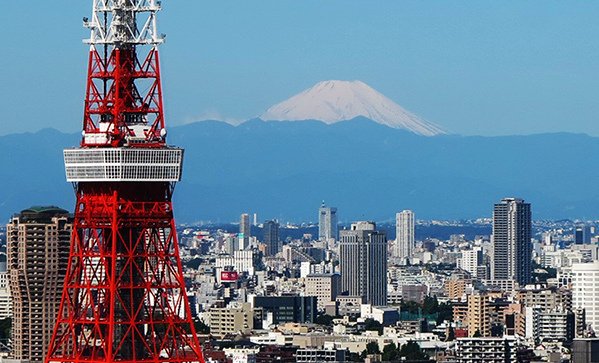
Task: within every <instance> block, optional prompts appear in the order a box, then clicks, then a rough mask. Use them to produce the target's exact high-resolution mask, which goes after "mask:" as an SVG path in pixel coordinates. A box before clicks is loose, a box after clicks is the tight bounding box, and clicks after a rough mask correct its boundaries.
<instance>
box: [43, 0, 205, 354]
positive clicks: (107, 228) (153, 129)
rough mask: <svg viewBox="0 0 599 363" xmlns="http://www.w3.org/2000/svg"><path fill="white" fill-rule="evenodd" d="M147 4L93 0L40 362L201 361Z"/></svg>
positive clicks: (178, 158) (151, 2)
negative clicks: (64, 222)
mask: <svg viewBox="0 0 599 363" xmlns="http://www.w3.org/2000/svg"><path fill="white" fill-rule="evenodd" d="M160 9H161V2H160V1H157V0H93V12H92V16H91V18H84V19H83V20H84V25H85V26H86V27H88V28H89V29H90V30H91V37H90V39H88V40H87V43H88V44H89V45H90V53H89V63H88V79H87V90H86V98H85V111H84V117H83V132H82V138H81V145H80V147H79V148H74V149H67V150H65V151H64V160H65V169H66V176H67V181H69V182H72V183H73V184H74V186H75V190H76V195H77V204H76V207H75V219H74V225H73V233H72V237H71V249H70V255H69V261H68V269H67V271H66V277H65V283H64V290H63V293H62V299H61V303H60V310H59V313H58V319H57V322H56V327H55V330H54V333H53V336H52V339H51V341H50V344H49V347H48V353H47V356H46V363H54V362H201V363H203V362H204V359H203V357H202V352H201V348H200V345H199V342H198V339H197V336H196V332H195V328H194V325H193V322H192V320H191V313H190V308H189V302H188V298H187V294H186V291H185V282H184V279H183V272H182V265H181V260H180V257H179V246H178V241H177V234H176V229H175V222H174V219H173V208H172V202H171V198H172V193H173V190H174V186H175V183H176V182H178V181H179V180H180V179H181V171H182V163H183V150H182V149H179V148H176V147H171V146H168V145H167V143H166V134H167V133H166V128H165V122H164V108H163V103H162V88H161V79H160V64H159V57H158V46H159V45H160V44H161V43H163V38H164V36H162V35H160V34H159V33H158V32H157V27H156V16H157V14H158V12H159V11H160Z"/></svg>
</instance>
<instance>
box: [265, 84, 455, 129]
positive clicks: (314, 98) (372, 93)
mask: <svg viewBox="0 0 599 363" xmlns="http://www.w3.org/2000/svg"><path fill="white" fill-rule="evenodd" d="M359 116H363V117H366V118H368V119H370V120H372V121H375V122H378V123H380V124H383V125H386V126H389V127H393V128H397V129H405V130H408V131H411V132H413V133H416V134H419V135H424V136H434V135H439V134H444V133H445V132H444V131H443V130H442V129H441V128H440V127H439V126H437V125H435V124H433V123H431V122H428V121H426V120H423V119H422V118H420V117H418V116H416V115H414V114H413V113H411V112H409V111H407V110H405V109H404V108H403V107H401V106H400V105H398V104H397V103H395V102H393V101H392V100H390V99H389V98H387V97H385V96H384V95H383V94H381V93H380V92H378V91H376V90H375V89H373V88H372V87H370V86H368V85H367V84H366V83H364V82H361V81H323V82H319V83H317V84H316V85H314V86H313V87H312V88H310V89H307V90H305V91H303V92H301V93H299V94H297V95H295V96H293V97H291V98H289V99H288V100H286V101H283V102H281V103H279V104H277V105H274V106H272V107H271V108H269V109H268V110H267V111H266V112H265V113H264V114H262V115H261V116H259V117H260V118H261V119H262V120H265V121H301V120H319V121H322V122H324V123H327V124H332V123H335V122H339V121H346V120H351V119H353V118H356V117H359Z"/></svg>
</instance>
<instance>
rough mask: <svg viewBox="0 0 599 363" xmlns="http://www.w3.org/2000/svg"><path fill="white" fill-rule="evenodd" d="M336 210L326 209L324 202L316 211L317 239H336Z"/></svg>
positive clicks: (332, 208)
mask: <svg viewBox="0 0 599 363" xmlns="http://www.w3.org/2000/svg"><path fill="white" fill-rule="evenodd" d="M337 225H338V222H337V208H334V207H327V206H326V205H325V204H324V202H323V203H322V205H321V206H320V208H319V209H318V239H320V240H329V239H335V240H336V239H338V226H337Z"/></svg>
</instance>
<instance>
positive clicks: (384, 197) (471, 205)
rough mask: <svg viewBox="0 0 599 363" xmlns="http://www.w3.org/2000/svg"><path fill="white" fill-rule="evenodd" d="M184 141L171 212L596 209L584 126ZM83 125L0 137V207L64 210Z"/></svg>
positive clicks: (252, 132) (597, 174) (560, 212)
mask: <svg viewBox="0 0 599 363" xmlns="http://www.w3.org/2000/svg"><path fill="white" fill-rule="evenodd" d="M169 135H170V136H169V142H170V143H172V144H174V145H179V146H182V147H185V149H186V154H185V167H184V177H183V178H184V180H183V182H181V183H180V184H179V186H178V187H177V190H176V192H175V203H176V204H175V210H176V214H177V218H178V221H179V222H194V221H199V220H212V221H232V220H236V219H237V218H238V215H239V214H240V213H242V212H252V213H253V212H257V213H258V214H259V219H260V220H261V221H262V220H264V219H267V218H279V219H281V220H295V221H301V220H304V221H306V220H312V221H314V220H316V217H317V215H316V211H317V208H318V207H319V205H320V203H321V202H322V200H325V201H326V203H327V204H329V205H333V206H336V207H338V208H339V217H340V219H341V220H342V221H352V220H358V219H374V220H379V221H380V220H390V219H391V218H392V217H393V215H394V213H395V212H396V211H399V210H402V209H413V210H414V211H415V212H416V215H417V218H423V219H429V218H439V219H460V218H474V217H480V216H490V215H491V213H492V205H493V203H494V202H497V201H498V200H500V199H501V198H502V197H506V196H518V197H522V198H524V199H526V200H527V201H530V202H531V203H532V207H533V216H534V218H556V219H557V218H593V219H594V218H597V217H599V188H598V187H597V182H598V181H599V168H597V167H596V165H595V164H596V157H597V156H598V155H599V138H595V137H590V136H587V135H582V134H567V133H560V134H541V135H530V136H505V137H463V136H456V135H438V136H434V137H425V136H420V135H417V134H414V133H412V132H407V131H405V130H402V129H397V128H390V127H387V126H384V125H381V124H379V123H377V122H373V121H372V120H369V119H366V118H364V117H358V118H355V119H353V120H350V121H343V122H336V123H332V124H330V125H327V124H325V123H323V122H319V121H304V122H265V121H262V120H259V119H255V120H251V121H248V122H246V123H244V124H241V125H239V126H231V125H229V124H226V123H224V122H218V121H203V122H197V123H193V124H189V125H185V126H180V127H174V128H172V129H171V130H170V134H169ZM79 138H80V135H78V134H64V133H60V132H58V131H55V130H43V131H40V132H37V133H33V134H18V135H8V136H3V137H0V163H1V165H2V169H1V171H0V180H1V181H2V186H3V188H1V189H0V211H1V212H2V213H4V216H5V217H8V216H9V215H10V214H11V213H14V212H18V211H20V210H21V209H24V208H27V207H29V206H31V205H38V204H56V205H59V206H61V207H64V208H67V209H72V208H73V205H74V193H73V190H72V188H71V187H70V185H69V184H67V183H66V182H65V177H64V171H63V165H62V149H63V148H65V147H71V146H75V145H77V144H78V142H79Z"/></svg>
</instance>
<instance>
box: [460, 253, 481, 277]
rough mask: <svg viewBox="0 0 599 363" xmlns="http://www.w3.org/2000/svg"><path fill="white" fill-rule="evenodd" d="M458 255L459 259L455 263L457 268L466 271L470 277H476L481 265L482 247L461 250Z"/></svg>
mask: <svg viewBox="0 0 599 363" xmlns="http://www.w3.org/2000/svg"><path fill="white" fill-rule="evenodd" d="M460 255H461V256H460V258H458V260H457V261H456V262H457V267H458V268H461V269H462V270H464V271H468V272H469V273H470V275H472V276H474V277H476V276H477V274H478V268H479V267H480V266H481V265H482V264H483V249H482V247H480V246H476V247H474V248H473V249H471V250H463V251H461V252H460Z"/></svg>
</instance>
